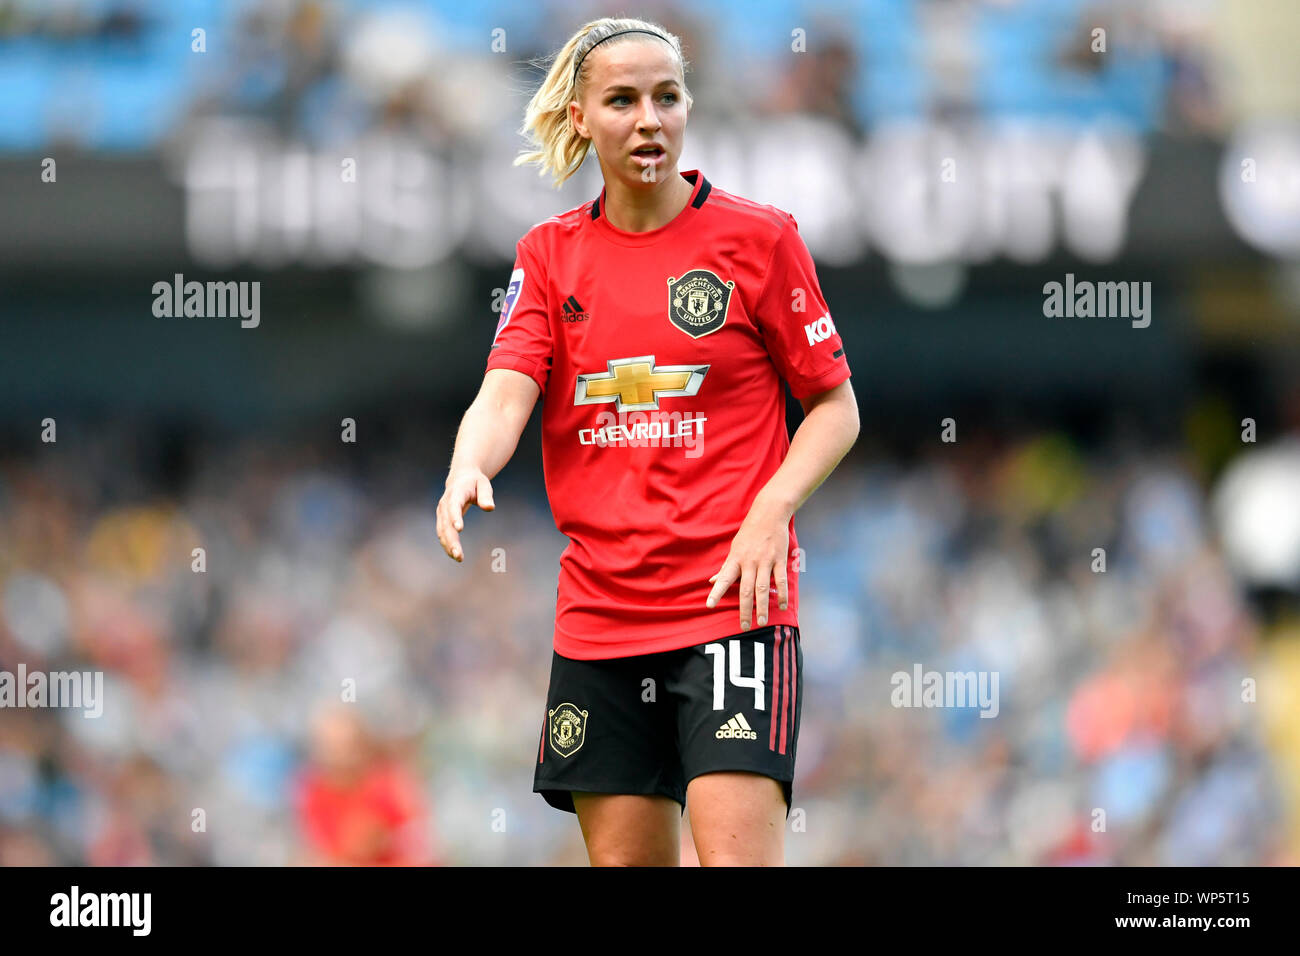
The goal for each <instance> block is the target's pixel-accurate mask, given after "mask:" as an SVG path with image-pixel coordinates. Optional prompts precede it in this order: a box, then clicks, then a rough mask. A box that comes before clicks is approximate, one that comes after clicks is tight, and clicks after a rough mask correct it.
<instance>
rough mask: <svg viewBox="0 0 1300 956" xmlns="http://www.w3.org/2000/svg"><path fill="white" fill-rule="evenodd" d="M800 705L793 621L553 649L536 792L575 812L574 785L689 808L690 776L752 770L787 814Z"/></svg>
mask: <svg viewBox="0 0 1300 956" xmlns="http://www.w3.org/2000/svg"><path fill="white" fill-rule="evenodd" d="M756 658H759V660H758V664H759V666H758V667H757V668H756V667H755V659H756ZM756 674H757V675H758V676H757V679H756V676H755V675H756ZM802 707H803V651H802V650H801V648H800V646H799V629H798V628H797V627H791V626H787V625H778V624H769V625H767V626H766V627H759V628H752V629H750V630H748V631H743V632H741V633H739V634H734V635H732V636H730V637H726V638H721V639H719V640H716V641H709V642H706V643H704V644H697V645H695V646H694V647H684V648H681V649H680V650H675V651H665V652H663V653H660V654H645V655H640V656H635V657H615V658H608V659H606V660H595V661H580V660H573V659H572V658H568V657H561V656H560V655H559V654H558V653H553V654H552V658H551V684H550V689H549V690H548V691H547V695H546V719H545V722H544V723H543V725H542V734H541V739H540V740H539V742H538V747H537V751H536V753H537V767H536V771H535V773H534V775H533V792H534V793H540V794H541V795H542V796H543V797H545V798H546V802H547V803H549V804H550V805H551V806H553V807H556V808H557V809H560V810H567V811H568V812H570V813H574V812H576V811H575V810H574V808H573V797H572V795H571V793H570V791H573V790H578V791H583V792H590V793H637V794H662V795H664V796H666V797H671V798H672V799H674V800H676V801H677V802H678V803H680V804H681V805H682V811H683V812H685V809H686V785H687V784H688V783H689V782H690V781H691V780H692V779H694V778H695V777H697V776H699V775H700V774H702V773H709V772H710V771H714V770H748V771H751V772H753V773H759V774H762V775H763V776H765V777H771V778H772V779H774V780H777V781H779V782H780V783H781V784H782V788H783V789H784V791H785V806H786V810H785V812H786V817H787V818H788V817H789V815H790V800H791V794H792V785H793V781H794V758H795V749H796V745H797V743H798V740H799V712H800V710H801V708H802Z"/></svg>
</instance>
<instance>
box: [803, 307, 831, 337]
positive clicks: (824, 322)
mask: <svg viewBox="0 0 1300 956" xmlns="http://www.w3.org/2000/svg"><path fill="white" fill-rule="evenodd" d="M803 330H804V332H806V333H807V335H808V344H809V345H816V344H817V343H818V342H825V341H826V340H827V339H829V338H830V337H831V336H832V335H834V334H835V323H834V322H832V321H831V314H830V313H829V312H827V313H826V314H825V315H823V316H822V317H821V318H820V319H818V320H817V321H816V322H809V323H808V324H807V325H805V326H804V327H803Z"/></svg>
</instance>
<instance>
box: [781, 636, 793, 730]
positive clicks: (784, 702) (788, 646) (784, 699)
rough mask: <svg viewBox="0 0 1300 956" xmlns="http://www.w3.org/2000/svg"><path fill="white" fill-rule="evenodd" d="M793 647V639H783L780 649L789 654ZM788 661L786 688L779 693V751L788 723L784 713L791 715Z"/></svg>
mask: <svg viewBox="0 0 1300 956" xmlns="http://www.w3.org/2000/svg"><path fill="white" fill-rule="evenodd" d="M781 630H782V631H783V632H784V631H786V630H788V628H785V627H782V628H781ZM793 649H794V641H791V640H784V641H782V642H781V650H782V651H783V652H784V653H786V654H790V651H792V650H793ZM790 656H791V658H793V655H792V654H791V655H790ZM790 663H791V662H790V661H786V665H785V674H784V680H785V687H786V689H785V690H784V691H783V692H782V694H781V747H780V750H781V753H785V731H786V726H787V725H788V723H789V719H788V718H787V716H786V714H787V713H789V714H791V716H793V712H792V711H790V710H789V706H790V694H789V686H790Z"/></svg>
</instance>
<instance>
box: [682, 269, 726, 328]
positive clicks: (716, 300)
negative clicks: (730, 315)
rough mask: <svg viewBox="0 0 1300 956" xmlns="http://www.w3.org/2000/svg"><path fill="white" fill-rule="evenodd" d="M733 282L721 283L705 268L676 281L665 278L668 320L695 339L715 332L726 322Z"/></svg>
mask: <svg viewBox="0 0 1300 956" xmlns="http://www.w3.org/2000/svg"><path fill="white" fill-rule="evenodd" d="M735 287H736V283H735V281H734V280H731V279H728V280H727V281H726V282H723V281H722V280H721V279H719V278H718V277H717V276H716V275H714V274H713V273H712V272H710V271H709V270H708V269H692V270H691V271H690V272H688V273H686V274H685V275H684V276H682V277H681V278H680V279H674V278H672V277H671V276H669V277H668V318H669V320H670V321H671V322H672V323H673V325H675V326H677V327H678V328H679V329H681V330H682V331H683V332H685V333H686V334H687V335H689V336H690V337H691V338H693V339H698V338H699V337H700V336H702V335H708V334H709V333H710V332H716V331H718V329H720V328H722V326H723V323H725V322H726V321H727V306H728V305H730V304H731V290H732V289H734V288H735Z"/></svg>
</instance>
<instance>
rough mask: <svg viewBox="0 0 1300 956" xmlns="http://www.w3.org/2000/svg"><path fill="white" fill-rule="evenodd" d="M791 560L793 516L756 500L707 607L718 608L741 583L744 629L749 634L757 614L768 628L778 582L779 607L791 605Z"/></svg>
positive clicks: (716, 582)
mask: <svg viewBox="0 0 1300 956" xmlns="http://www.w3.org/2000/svg"><path fill="white" fill-rule="evenodd" d="M789 556H790V515H789V514H787V513H784V512H783V510H782V509H780V508H776V507H772V506H771V505H769V504H766V503H764V502H762V501H761V500H756V501H755V502H754V504H753V506H752V507H751V508H750V509H749V514H747V515H746V516H745V521H744V524H742V525H741V526H740V530H739V531H737V532H736V536H735V537H734V538H733V539H732V540H731V552H730V553H729V554H728V555H727V560H725V561H723V562H722V569H721V570H720V571H718V573H717V574H715V575H714V576H713V577H711V578H709V581H710V582H713V590H712V591H711V592H710V593H709V599H708V600H707V601H706V602H705V606H706V607H710V608H712V607H716V606H717V603H718V601H719V600H720V599H721V598H722V595H724V594H726V593H727V591H728V590H730V588H731V585H732V584H734V583H735V582H736V581H740V629H741V630H742V631H747V630H749V626H750V621H751V620H752V619H753V617H754V613H755V612H757V616H758V624H757V625H756V626H758V627H763V626H764V625H765V624H767V605H768V592H769V588H770V585H771V581H772V578H773V577H774V576H775V578H776V595H777V603H778V605H779V606H780V608H781V610H785V608H786V605H787V604H788V603H789V601H790V593H789V589H788V584H787V581H786V562H787V559H788V558H789Z"/></svg>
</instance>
